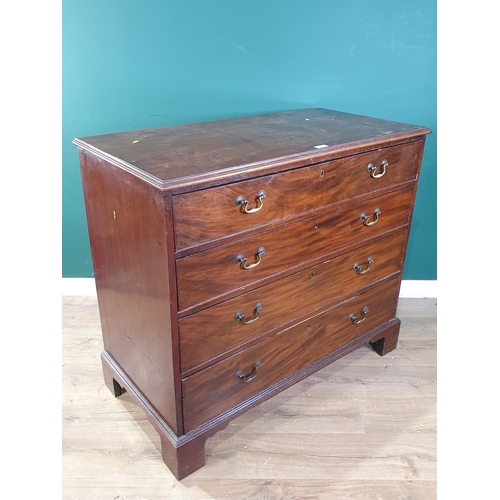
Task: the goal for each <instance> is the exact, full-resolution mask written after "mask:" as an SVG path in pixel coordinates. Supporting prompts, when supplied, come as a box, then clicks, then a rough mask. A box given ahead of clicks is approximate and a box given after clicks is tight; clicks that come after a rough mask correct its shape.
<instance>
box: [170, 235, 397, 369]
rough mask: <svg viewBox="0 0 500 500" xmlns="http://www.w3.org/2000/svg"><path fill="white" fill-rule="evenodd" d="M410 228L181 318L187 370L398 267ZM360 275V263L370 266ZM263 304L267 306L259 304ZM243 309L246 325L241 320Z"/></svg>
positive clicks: (181, 343) (180, 326) (184, 358)
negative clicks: (239, 318) (239, 315)
mask: <svg viewBox="0 0 500 500" xmlns="http://www.w3.org/2000/svg"><path fill="white" fill-rule="evenodd" d="M405 240H406V232H401V233H398V234H395V235H393V236H390V237H388V238H383V239H381V240H379V241H377V242H375V243H372V244H371V245H367V246H364V247H362V248H359V249H357V250H354V251H352V252H349V253H347V254H345V255H342V256H340V257H336V258H334V259H332V260H329V261H327V262H324V263H322V264H319V265H317V266H313V267H311V268H309V269H306V270H304V271H301V272H299V273H296V274H293V275H291V276H288V277H286V278H283V279H281V280H277V281H275V282H273V283H270V284H269V285H266V286H263V287H260V288H258V289H256V290H253V291H251V292H247V293H244V294H242V295H240V296H238V297H236V298H234V299H231V300H228V301H225V302H223V303H221V304H218V305H216V306H213V307H210V308H208V309H205V310H203V311H200V312H198V313H196V314H193V315H191V316H188V317H185V318H182V319H181V320H180V321H179V335H180V348H181V367H182V371H183V372H187V371H188V370H192V369H193V368H195V367H197V366H199V365H202V364H203V363H205V362H210V363H213V362H214V361H217V359H216V358H217V357H218V356H221V355H223V354H224V353H227V352H228V351H230V350H232V349H234V348H236V347H239V346H242V345H244V344H245V343H248V342H249V341H251V340H254V339H256V338H258V337H261V336H263V335H265V334H266V333H268V332H270V331H272V330H274V329H276V328H278V327H280V326H283V325H286V324H288V323H290V322H292V321H293V320H294V319H296V318H299V317H300V316H302V315H304V314H307V313H310V312H311V311H313V310H315V309H319V308H322V307H326V306H327V305H328V304H332V303H335V301H338V300H339V299H341V298H342V297H343V296H345V295H348V294H352V293H353V292H355V291H356V290H360V289H362V288H364V287H366V286H369V285H371V284H372V283H375V282H376V281H379V280H382V279H384V278H387V277H388V276H391V275H392V274H394V273H397V272H399V270H400V265H401V258H402V253H403V246H404V242H405ZM368 259H371V260H372V261H373V262H372V263H371V264H370V269H369V271H368V272H366V273H365V274H358V273H357V272H356V270H355V269H354V265H355V264H359V265H360V266H362V269H361V271H366V269H367V260H368ZM258 304H260V305H261V307H262V309H259V308H257V307H256V306H257V305H258ZM240 312H241V313H243V314H244V315H245V318H244V320H243V321H247V322H248V321H252V319H253V318H255V317H257V316H258V318H257V320H254V321H253V322H251V323H248V324H244V323H243V322H242V321H240V320H236V318H235V316H236V314H237V313H240Z"/></svg>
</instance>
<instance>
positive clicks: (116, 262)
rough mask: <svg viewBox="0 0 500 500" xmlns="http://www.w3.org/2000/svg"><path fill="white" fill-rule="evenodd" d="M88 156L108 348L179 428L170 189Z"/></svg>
mask: <svg viewBox="0 0 500 500" xmlns="http://www.w3.org/2000/svg"><path fill="white" fill-rule="evenodd" d="M80 162H81V173H82V182H83V190H84V197H85V207H86V213H87V222H88V228H89V237H90V245H91V250H92V259H93V264H94V274H95V281H96V287H97V297H98V302H99V311H100V317H101V325H102V333H103V341H104V348H105V350H106V351H107V352H108V353H109V354H110V355H111V356H112V357H113V358H114V359H115V360H116V362H117V363H118V364H119V365H120V367H121V368H122V369H123V370H124V371H125V372H126V373H127V374H128V376H129V377H130V378H131V379H132V380H133V382H134V383H135V385H136V386H137V388H138V389H139V390H140V391H141V392H142V393H143V395H144V396H145V397H146V398H147V399H148V400H149V401H150V403H151V404H152V405H153V406H154V407H155V409H156V410H157V411H158V412H159V413H160V414H161V415H162V416H163V417H164V419H165V421H166V422H167V424H168V425H169V426H170V427H171V429H172V430H174V432H178V426H179V423H178V419H177V416H176V414H177V410H176V399H175V390H174V366H173V353H172V337H171V335H172V334H171V331H172V329H171V312H170V309H169V307H168V305H169V304H170V290H169V275H168V273H169V269H168V260H167V243H168V242H167V231H166V216H165V203H164V195H163V193H161V191H159V190H157V189H155V188H154V187H152V186H150V185H148V184H146V183H144V182H143V181H141V180H140V179H138V178H137V177H134V176H132V175H130V174H129V173H127V172H124V171H123V170H121V169H119V168H118V167H115V166H114V165H111V164H109V163H107V162H105V161H104V160H101V159H99V158H96V157H93V156H92V155H89V154H87V153H83V152H80Z"/></svg>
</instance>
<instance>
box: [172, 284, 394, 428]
mask: <svg viewBox="0 0 500 500" xmlns="http://www.w3.org/2000/svg"><path fill="white" fill-rule="evenodd" d="M398 291H399V279H395V280H391V281H389V282H387V283H386V284H384V285H381V286H379V287H376V288H374V289H373V290H371V291H369V292H367V293H365V294H363V295H360V296H359V297H356V298H354V299H351V300H349V301H347V302H344V303H342V304H340V305H338V306H337V307H335V308H333V309H331V310H329V311H327V312H325V313H323V314H320V315H318V316H316V317H312V318H310V319H308V320H306V321H304V322H301V323H299V324H298V325H296V326H293V327H291V328H289V329H288V330H285V331H283V332H282V333H280V334H279V335H276V336H274V337H272V338H270V339H268V340H265V341H263V342H261V343H260V344H257V345H255V346H253V347H250V348H248V349H246V350H245V351H243V352H241V353H239V354H236V355H235V356H232V357H230V358H228V359H226V360H224V361H222V362H220V363H217V364H215V365H213V366H211V367H210V368H207V369H206V370H202V371H200V372H198V373H196V374H195V375H192V376H191V377H188V378H187V379H185V380H183V383H182V387H183V396H184V406H183V411H184V419H185V422H184V424H185V429H186V431H191V430H193V429H195V428H196V427H198V426H199V425H201V424H203V423H204V422H207V421H208V420H210V419H212V418H214V417H215V416H217V415H218V414H221V413H224V412H225V411H227V410H229V409H230V408H233V407H235V406H237V405H239V404H241V403H242V402H244V401H245V400H247V399H249V398H251V397H252V396H254V395H255V394H258V393H259V392H261V391H263V390H264V389H265V388H266V387H269V386H271V385H273V384H276V383H277V382H279V381H280V380H282V379H285V378H286V377H288V376H290V375H292V374H293V373H295V372H297V371H299V370H302V369H304V368H305V367H307V366H308V365H310V364H312V363H314V362H315V361H317V360H318V359H320V358H322V357H324V356H326V355H327V354H328V353H330V352H332V351H334V350H335V349H338V348H341V347H342V346H344V345H346V344H348V343H349V342H351V341H353V340H354V339H356V338H357V337H359V336H361V335H363V334H365V333H367V332H369V331H370V330H372V329H374V328H376V327H377V326H378V325H381V324H383V323H386V322H388V321H389V320H391V319H393V318H394V316H395V311H396V303H397V298H398ZM365 307H367V308H368V313H367V314H366V317H365V319H364V321H362V322H361V323H359V324H354V323H353V321H352V320H351V319H350V316H351V314H353V315H354V316H355V317H356V320H358V321H359V320H361V318H362V317H363V316H362V310H363V309H364V308H365ZM256 363H259V364H260V367H259V368H256V366H257V365H256ZM239 372H241V373H243V374H244V375H245V376H247V377H249V376H254V375H255V378H254V379H253V380H251V381H249V382H247V383H245V382H244V381H243V380H242V379H240V378H238V376H237V374H238V373H239Z"/></svg>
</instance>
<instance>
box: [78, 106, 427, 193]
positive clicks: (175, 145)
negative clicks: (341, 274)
mask: <svg viewBox="0 0 500 500" xmlns="http://www.w3.org/2000/svg"><path fill="white" fill-rule="evenodd" d="M429 132H430V131H429V130H428V129H426V128H424V127H417V126H414V125H408V124H402V123H396V122H391V121H386V120H380V119H376V118H370V117H365V116H358V115H352V114H347V113H342V112H338V111H332V110H327V109H303V110H294V111H286V112H281V113H273V114H269V115H262V116H252V117H246V118H239V119H233V120H221V121H216V122H210V123H198V124H192V125H185V126H180V127H166V128H160V129H149V130H141V131H133V132H122V133H117V134H106V135H100V136H93V137H84V138H82V139H78V140H76V141H75V143H76V144H77V145H78V146H79V147H80V148H83V149H88V150H89V151H92V152H93V153H94V154H96V155H105V156H106V158H107V159H108V160H110V161H116V164H117V165H121V166H122V168H125V169H127V170H129V171H132V172H133V173H134V174H136V175H139V176H141V177H143V178H144V179H146V180H147V181H149V182H155V180H156V181H157V182H158V185H159V186H161V185H162V184H163V185H164V186H165V187H175V186H178V185H182V184H189V183H192V184H196V183H198V182H200V181H203V182H205V181H209V180H210V179H211V178H214V177H217V174H218V173H219V174H221V175H224V176H226V177H227V176H229V175H235V174H237V173H240V172H244V171H247V170H248V169H252V170H254V169H255V168H256V167H259V166H262V165H271V164H276V163H281V164H282V165H283V166H285V168H286V164H287V163H290V162H293V161H294V160H296V159H297V157H301V156H302V157H307V158H308V159H309V160H310V161H311V162H315V161H318V160H315V157H316V158H318V157H325V155H326V156H328V153H332V154H334V152H335V151H336V150H338V149H343V150H346V149H348V148H351V149H354V150H355V149H356V148H358V149H359V148H361V147H362V146H363V145H366V144H371V145H373V144H377V143H380V144H382V143H385V144H388V143H390V142H391V141H394V140H404V139H410V138H412V137H415V136H422V135H425V134H427V133H429ZM321 145H327V146H328V147H327V148H320V149H316V148H315V147H316V146H321ZM353 152H356V151H353ZM325 159H327V158H325Z"/></svg>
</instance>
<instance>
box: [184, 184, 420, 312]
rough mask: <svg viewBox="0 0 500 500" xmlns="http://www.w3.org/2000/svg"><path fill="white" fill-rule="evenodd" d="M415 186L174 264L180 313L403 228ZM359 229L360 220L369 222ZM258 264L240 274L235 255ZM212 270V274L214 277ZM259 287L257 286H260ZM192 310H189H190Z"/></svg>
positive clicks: (242, 270) (253, 286)
mask: <svg viewBox="0 0 500 500" xmlns="http://www.w3.org/2000/svg"><path fill="white" fill-rule="evenodd" d="M413 197H414V187H413V186H411V187H408V188H405V189H403V190H400V191H394V192H392V193H388V194H386V195H383V196H377V197H374V198H371V199H368V200H363V201H361V202H358V203H355V204H353V205H350V206H348V207H345V208H342V209H340V210H336V211H333V212H327V213H325V214H322V215H318V216H317V217H314V218H311V219H307V220H305V221H301V222H296V223H294V224H290V225H288V226H286V227H283V228H281V229H276V230H274V231H269V232H266V233H263V234H258V235H256V236H254V237H251V238H246V239H243V240H240V241H237V242H235V243H230V244H228V245H224V246H221V247H217V248H214V249H212V250H207V251H205V252H200V253H197V254H195V255H191V256H189V257H184V258H182V259H178V260H177V262H176V265H177V283H178V301H179V310H180V311H184V312H183V314H182V315H185V314H186V312H188V311H189V312H194V311H193V310H192V308H194V307H195V306H197V305H201V304H205V305H207V306H208V305H209V304H210V302H209V301H210V300H211V299H216V300H217V299H218V298H219V297H220V298H222V297H223V296H224V295H225V294H228V293H230V292H233V293H234V292H236V291H238V292H242V291H244V290H243V289H244V287H247V289H248V288H256V287H257V286H258V284H263V280H265V279H268V278H271V279H274V278H277V277H278V275H280V276H282V275H289V274H292V272H294V271H298V270H299V269H300V268H304V267H305V266H308V265H310V264H313V263H316V262H323V261H325V260H327V259H328V257H329V256H330V255H331V254H332V252H335V251H339V250H341V249H342V248H343V247H347V246H348V245H354V244H356V243H359V244H360V245H361V244H362V242H364V241H365V240H368V239H370V238H375V237H377V236H382V235H383V234H384V233H386V232H388V231H391V230H395V229H397V228H401V227H403V226H404V225H406V224H408V223H409V221H410V218H411V213H412V209H413ZM377 209H378V210H380V216H379V218H378V221H377V222H376V223H375V224H373V225H370V226H367V225H364V224H363V221H362V220H361V218H360V217H361V215H362V214H365V215H366V216H367V217H369V221H370V222H373V221H374V213H375V211H376V210H377ZM261 248H263V249H264V251H265V253H264V254H263V255H262V256H261V262H260V263H259V264H258V265H257V266H256V267H255V268H252V269H242V268H241V265H240V263H239V262H238V260H237V257H238V256H239V255H242V256H243V257H244V258H246V259H247V263H246V264H247V265H253V264H254V263H256V262H257V261H258V257H257V254H258V252H259V249H261ZM214 269H217V272H214ZM259 282H260V283H259ZM190 309H191V310H190Z"/></svg>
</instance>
